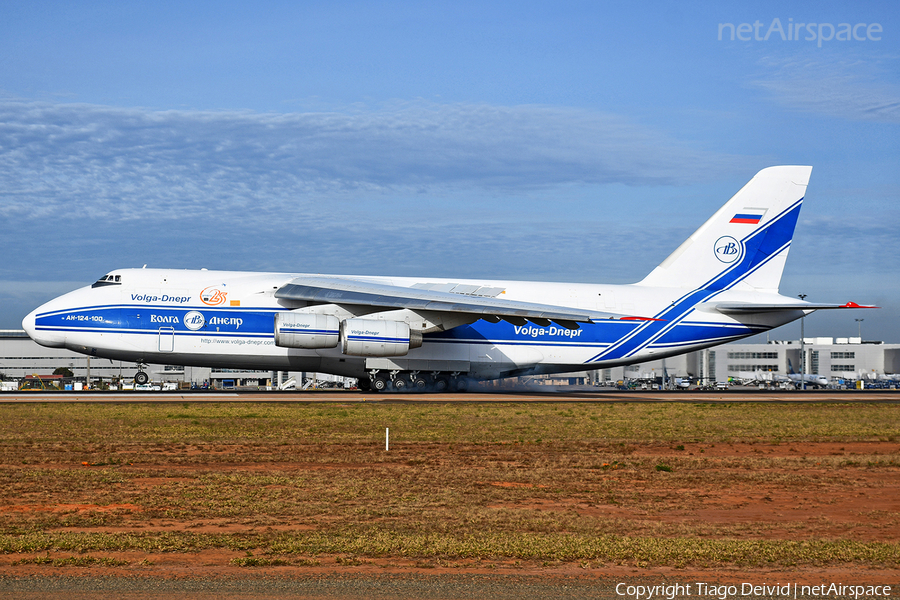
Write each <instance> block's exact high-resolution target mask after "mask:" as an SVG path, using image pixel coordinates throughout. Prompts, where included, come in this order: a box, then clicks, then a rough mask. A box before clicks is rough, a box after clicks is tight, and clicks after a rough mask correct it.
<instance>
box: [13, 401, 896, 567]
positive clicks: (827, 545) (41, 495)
mask: <svg viewBox="0 0 900 600" xmlns="http://www.w3.org/2000/svg"><path fill="white" fill-rule="evenodd" d="M386 427H389V428H390V432H391V447H390V450H389V451H385V440H384V436H385V428H386ZM898 565H900V406H898V405H894V404H811V405H792V404H715V405H714V404H586V403H565V402H547V403H522V404H520V403H492V404H474V403H430V404H416V403H405V404H389V403H353V404H345V405H340V404H321V403H319V404H306V403H277V404H276V403H273V404H267V403H252V404H251V403H208V402H207V403H183V404H163V405H161V404H151V403H146V404H64V403H47V404H8V405H2V406H0V568H2V570H3V572H5V573H8V574H29V573H31V574H33V573H42V572H48V570H51V569H52V570H53V572H54V573H56V572H60V570H62V571H66V570H78V569H84V568H85V567H89V568H92V569H95V570H96V569H101V570H104V571H105V572H110V573H123V574H132V573H138V574H140V573H152V574H160V573H162V574H165V573H167V572H169V573H191V572H193V571H191V569H194V568H199V567H203V568H204V569H223V570H231V571H232V572H236V571H240V572H245V571H252V570H254V569H260V568H267V569H272V568H275V569H282V570H283V572H284V573H291V572H300V571H304V570H316V569H333V568H335V567H340V568H353V567H367V568H377V569H385V570H389V569H404V568H406V569H428V570H442V571H443V570H446V569H456V570H465V569H501V570H520V571H521V570H527V571H529V572H535V571H540V570H541V569H554V568H568V569H573V570H581V571H583V572H590V571H591V570H597V569H609V568H615V567H628V568H629V569H631V570H632V571H638V570H641V569H654V568H660V567H667V568H673V569H675V570H676V572H677V570H678V569H687V570H721V569H742V570H745V571H746V570H752V569H763V570H766V571H770V572H771V571H779V570H786V569H847V568H854V569H858V568H864V569H873V570H877V571H879V572H885V571H887V572H889V571H891V570H893V569H896V568H897V567H898Z"/></svg>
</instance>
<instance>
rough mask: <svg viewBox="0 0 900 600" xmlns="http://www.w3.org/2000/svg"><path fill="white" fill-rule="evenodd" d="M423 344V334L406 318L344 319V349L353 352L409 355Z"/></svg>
mask: <svg viewBox="0 0 900 600" xmlns="http://www.w3.org/2000/svg"><path fill="white" fill-rule="evenodd" d="M421 345H422V334H421V333H419V332H417V331H412V332H411V331H410V330H409V325H407V324H406V323H404V322H402V321H375V320H371V319H347V320H346V321H341V350H342V351H343V352H344V354H348V355H350V356H405V355H406V353H407V352H409V350H410V348H418V347H419V346H421Z"/></svg>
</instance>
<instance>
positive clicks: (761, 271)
mask: <svg viewBox="0 0 900 600" xmlns="http://www.w3.org/2000/svg"><path fill="white" fill-rule="evenodd" d="M811 172H812V167H806V166H778V167H769V168H767V169H763V170H762V171H760V172H759V173H757V174H756V175H755V176H754V177H753V179H751V180H750V181H749V183H747V184H746V185H745V186H744V187H743V188H741V190H740V191H739V192H738V193H737V194H735V195H734V196H733V197H732V198H731V200H729V201H728V202H726V203H725V205H724V206H723V207H722V208H720V209H719V210H718V211H717V212H716V214H714V215H713V216H712V217H710V219H709V220H708V221H707V222H706V223H704V224H703V225H702V226H701V227H700V228H699V229H698V230H697V231H695V232H694V233H693V234H692V235H691V237H689V238H688V239H687V240H686V241H685V242H684V243H683V244H681V246H679V247H678V248H677V249H676V250H675V252H673V253H672V254H671V255H669V257H668V258H666V260H664V261H663V262H662V263H661V264H660V265H659V266H658V267H656V268H655V269H654V270H653V271H651V272H650V274H649V275H647V277H645V278H644V279H643V281H640V282H639V283H638V285H647V286H661V287H677V288H689V289H726V288H735V287H736V288H737V289H741V288H744V289H753V290H757V291H766V292H777V291H778V285H779V284H780V283H781V273H782V271H783V270H784V264H785V261H786V260H787V255H788V250H789V249H790V245H791V238H792V237H793V235H794V226H795V225H796V224H797V217H798V216H799V214H800V204H801V203H802V201H803V196H804V194H805V193H806V186H807V184H808V183H809V176H810V173H811Z"/></svg>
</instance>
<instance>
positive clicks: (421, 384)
mask: <svg viewBox="0 0 900 600" xmlns="http://www.w3.org/2000/svg"><path fill="white" fill-rule="evenodd" d="M412 385H413V389H414V390H416V391H417V392H424V391H425V388H426V387H428V382H427V381H425V378H424V377H416V378H415V379H413V382H412Z"/></svg>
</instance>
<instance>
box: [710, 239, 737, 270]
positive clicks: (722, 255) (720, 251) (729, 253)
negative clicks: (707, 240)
mask: <svg viewBox="0 0 900 600" xmlns="http://www.w3.org/2000/svg"><path fill="white" fill-rule="evenodd" d="M713 249H714V251H715V254H716V258H718V259H719V260H720V261H722V262H723V263H725V264H731V263H733V262H736V261H738V260H740V258H741V256H743V254H744V247H743V246H742V245H741V243H740V242H739V241H737V240H736V239H734V238H733V237H731V236H730V235H723V236H722V237H720V238H719V239H717V240H716V243H715V244H713Z"/></svg>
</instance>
